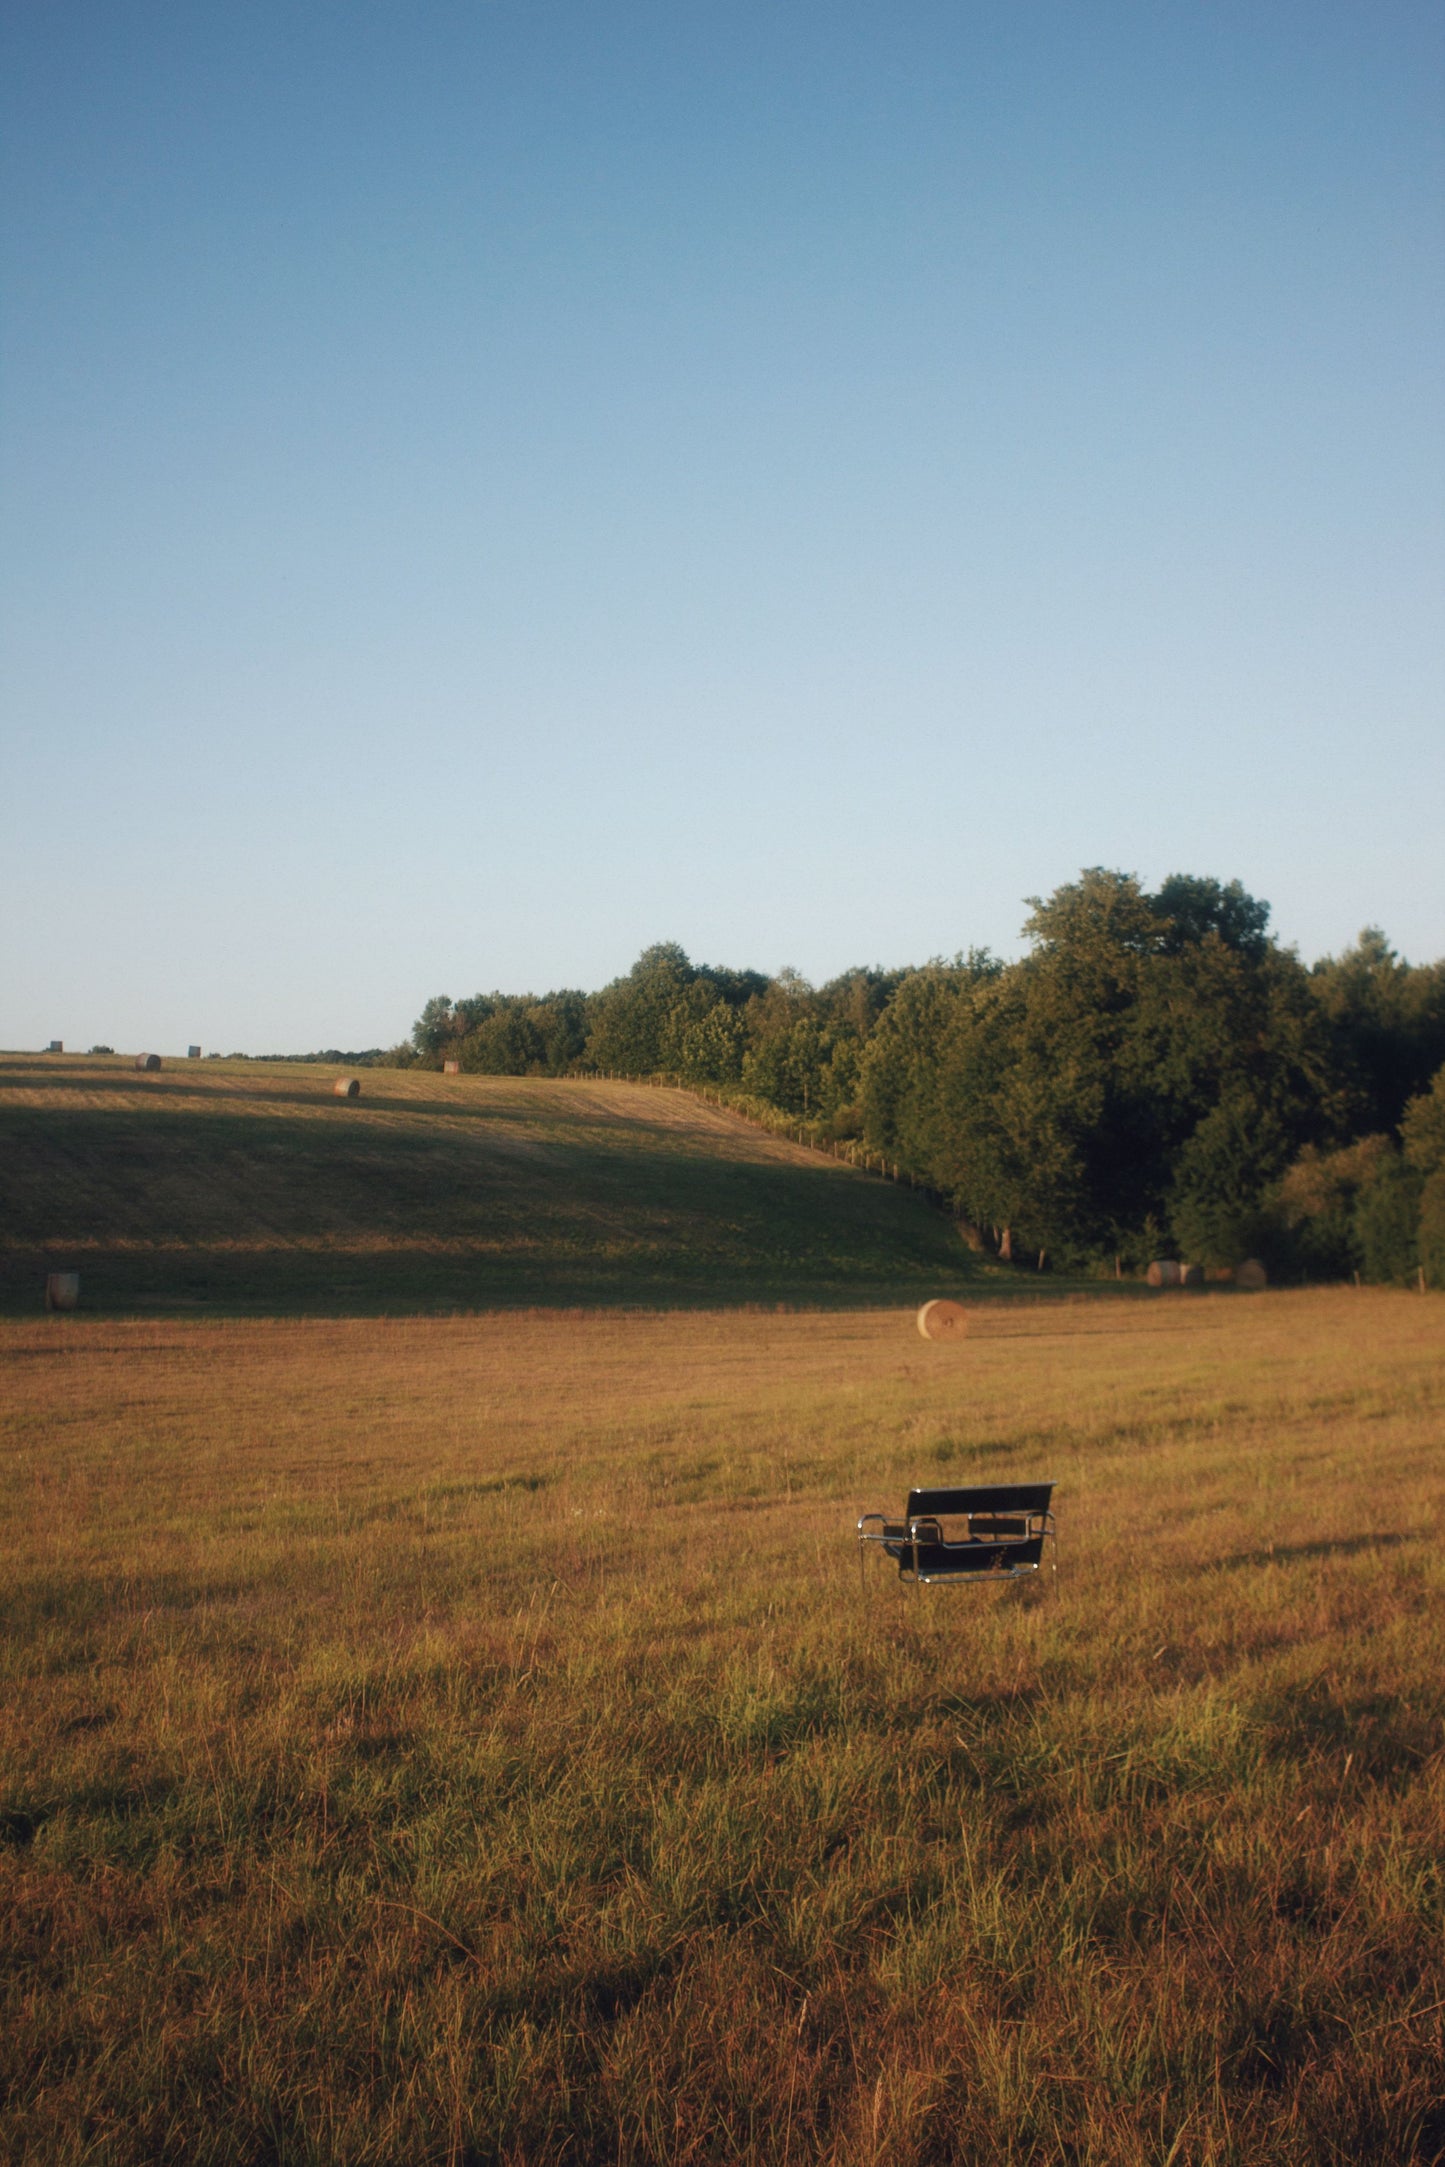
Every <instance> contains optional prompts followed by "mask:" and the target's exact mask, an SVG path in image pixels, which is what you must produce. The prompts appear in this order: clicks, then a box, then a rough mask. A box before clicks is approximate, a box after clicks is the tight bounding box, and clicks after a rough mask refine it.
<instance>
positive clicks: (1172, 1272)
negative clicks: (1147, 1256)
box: [1144, 1257, 1179, 1287]
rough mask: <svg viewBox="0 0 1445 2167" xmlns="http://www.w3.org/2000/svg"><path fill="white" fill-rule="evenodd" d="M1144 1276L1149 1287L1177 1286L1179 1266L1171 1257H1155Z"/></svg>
mask: <svg viewBox="0 0 1445 2167" xmlns="http://www.w3.org/2000/svg"><path fill="white" fill-rule="evenodd" d="M1144 1276H1145V1278H1146V1279H1147V1280H1148V1282H1149V1284H1150V1286H1151V1287H1177V1286H1178V1284H1179V1266H1178V1265H1177V1264H1176V1263H1175V1261H1174V1259H1173V1257H1156V1258H1155V1259H1154V1262H1153V1263H1152V1264H1151V1265H1150V1267H1149V1269H1148V1271H1147V1272H1146V1273H1145V1274H1144Z"/></svg>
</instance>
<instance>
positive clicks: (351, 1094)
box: [331, 1076, 361, 1099]
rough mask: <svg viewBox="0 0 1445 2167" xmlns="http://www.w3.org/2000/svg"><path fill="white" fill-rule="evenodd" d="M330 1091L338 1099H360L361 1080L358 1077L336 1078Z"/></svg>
mask: <svg viewBox="0 0 1445 2167" xmlns="http://www.w3.org/2000/svg"><path fill="white" fill-rule="evenodd" d="M331 1089H332V1091H333V1093H334V1094H335V1096H336V1097H337V1098H339V1099H359V1098H360V1097H361V1078H360V1077H359V1076H338V1077H337V1079H336V1081H335V1083H334V1084H333V1085H332V1086H331Z"/></svg>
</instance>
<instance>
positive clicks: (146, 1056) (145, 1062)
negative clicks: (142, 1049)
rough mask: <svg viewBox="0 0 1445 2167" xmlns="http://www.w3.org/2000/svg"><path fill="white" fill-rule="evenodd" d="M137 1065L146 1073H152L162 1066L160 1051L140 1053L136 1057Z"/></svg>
mask: <svg viewBox="0 0 1445 2167" xmlns="http://www.w3.org/2000/svg"><path fill="white" fill-rule="evenodd" d="M135 1065H136V1067H137V1068H138V1069H140V1070H141V1071H142V1072H143V1073H144V1074H146V1075H151V1074H153V1073H154V1071H155V1070H156V1069H158V1068H159V1067H160V1065H161V1057H160V1055H159V1054H158V1053H138V1054H137V1055H136V1057H135Z"/></svg>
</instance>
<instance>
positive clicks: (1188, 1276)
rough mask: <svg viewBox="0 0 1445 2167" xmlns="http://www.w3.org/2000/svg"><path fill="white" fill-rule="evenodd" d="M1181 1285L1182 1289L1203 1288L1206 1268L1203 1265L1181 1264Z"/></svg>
mask: <svg viewBox="0 0 1445 2167" xmlns="http://www.w3.org/2000/svg"><path fill="white" fill-rule="evenodd" d="M1179 1284H1180V1286H1181V1287H1202V1286H1203V1284H1204V1266H1203V1265H1202V1264H1181V1265H1180V1267H1179Z"/></svg>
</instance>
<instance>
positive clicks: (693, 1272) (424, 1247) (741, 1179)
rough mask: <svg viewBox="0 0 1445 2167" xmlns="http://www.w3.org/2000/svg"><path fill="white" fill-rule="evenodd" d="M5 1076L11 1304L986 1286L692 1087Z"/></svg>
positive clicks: (913, 1208) (252, 1071)
mask: <svg viewBox="0 0 1445 2167" xmlns="http://www.w3.org/2000/svg"><path fill="white" fill-rule="evenodd" d="M335 1075H336V1071H335V1070H334V1069H331V1068H326V1067H322V1066H319V1065H318V1066H312V1065H305V1066H303V1065H298V1064H291V1063H279V1062H278V1063H264V1062H257V1061H246V1062H240V1061H237V1062H229V1061H207V1062H204V1063H202V1062H190V1063H185V1062H178V1063H174V1064H169V1065H167V1067H166V1068H164V1069H163V1070H161V1071H160V1072H159V1073H158V1074H155V1075H150V1076H145V1075H139V1074H137V1073H136V1072H135V1070H134V1068H133V1067H132V1066H131V1064H130V1063H129V1062H126V1061H123V1060H120V1059H110V1060H108V1059H106V1058H104V1057H102V1056H94V1057H75V1058H71V1057H68V1056H43V1055H35V1056H17V1055H10V1056H6V1057H4V1058H3V1059H0V1252H3V1255H0V1307H3V1309H5V1310H7V1311H10V1312H11V1313H15V1312H17V1311H19V1312H26V1311H32V1310H33V1309H34V1307H35V1304H36V1301H37V1299H38V1297H39V1289H40V1287H41V1284H42V1282H43V1276H44V1273H45V1272H46V1271H50V1270H59V1269H78V1270H79V1271H80V1272H81V1273H82V1278H83V1295H84V1302H85V1307H86V1308H87V1309H88V1310H92V1311H94V1310H101V1311H122V1310H133V1309H154V1310H160V1309H163V1308H167V1307H174V1308H182V1307H188V1306H191V1305H205V1306H206V1307H208V1308H214V1309H217V1310H221V1311H251V1312H258V1313H263V1314H269V1313H288V1312H289V1313H303V1312H330V1313H346V1312H370V1311H391V1312H399V1311H411V1310H418V1309H425V1310H431V1309H452V1308H458V1309H471V1308H491V1307H496V1306H511V1305H518V1304H521V1305H529V1304H547V1305H561V1306H580V1305H592V1304H599V1303H600V1304H609V1303H617V1304H644V1305H653V1304H660V1305H677V1304H684V1305H692V1304H702V1303H718V1302H723V1303H728V1302H746V1301H765V1302H793V1301H799V1302H809V1303H813V1302H821V1303H852V1302H877V1301H892V1302H898V1301H908V1300H912V1299H922V1298H923V1296H924V1294H926V1293H941V1292H947V1291H950V1290H954V1291H956V1290H957V1289H958V1288H959V1287H960V1286H961V1285H962V1284H963V1283H964V1282H966V1281H968V1280H969V1279H971V1278H980V1277H981V1276H982V1268H981V1267H980V1266H979V1265H978V1264H977V1263H976V1262H975V1261H974V1260H972V1259H971V1258H970V1257H969V1255H968V1252H967V1251H966V1250H965V1249H964V1247H963V1245H962V1244H961V1242H959V1240H958V1239H957V1237H956V1236H955V1235H954V1233H953V1232H952V1230H951V1229H950V1228H949V1227H948V1225H947V1224H946V1223H945V1222H944V1221H943V1220H942V1219H941V1218H940V1217H939V1216H938V1214H937V1213H936V1212H934V1211H932V1210H930V1209H929V1208H928V1206H926V1205H925V1204H924V1203H922V1202H921V1201H920V1200H919V1199H918V1198H916V1197H914V1196H912V1195H911V1194H909V1193H908V1192H906V1191H903V1190H900V1189H897V1188H895V1187H894V1186H893V1185H892V1184H890V1183H887V1182H884V1181H880V1180H876V1179H873V1178H870V1177H869V1176H867V1175H864V1174H861V1173H859V1172H857V1171H855V1170H854V1169H852V1168H850V1167H846V1166H843V1165H841V1164H838V1163H836V1162H834V1161H832V1160H830V1159H825V1158H822V1157H820V1156H818V1155H817V1154H816V1153H813V1152H808V1151H805V1150H801V1149H799V1148H798V1147H796V1146H794V1145H792V1144H789V1143H785V1142H782V1141H780V1140H778V1139H777V1138H774V1137H770V1136H766V1135H763V1134H761V1133H760V1132H759V1131H757V1130H755V1129H753V1128H751V1127H750V1126H748V1125H747V1124H746V1123H744V1122H742V1121H741V1120H739V1119H737V1118H736V1117H735V1116H733V1115H731V1114H726V1113H721V1112H718V1111H716V1110H715V1109H714V1108H712V1107H710V1106H705V1105H703V1104H701V1103H700V1102H699V1101H697V1100H696V1099H694V1098H692V1097H691V1096H690V1095H688V1094H686V1093H684V1092H679V1091H663V1090H652V1089H648V1088H647V1087H645V1086H642V1085H633V1084H604V1083H595V1082H591V1081H587V1080H566V1081H550V1080H538V1081H530V1080H528V1081H521V1080H514V1079H511V1078H506V1077H487V1076H461V1077H442V1076H438V1075H435V1074H432V1073H429V1072H420V1071H402V1070H371V1071H368V1072H367V1073H366V1074H365V1075H364V1077H363V1079H362V1095H361V1097H360V1098H359V1099H357V1100H353V1101H345V1100H338V1099H337V1098H335V1097H334V1096H333V1095H332V1088H331V1087H332V1083H333V1080H334V1078H335Z"/></svg>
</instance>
